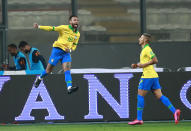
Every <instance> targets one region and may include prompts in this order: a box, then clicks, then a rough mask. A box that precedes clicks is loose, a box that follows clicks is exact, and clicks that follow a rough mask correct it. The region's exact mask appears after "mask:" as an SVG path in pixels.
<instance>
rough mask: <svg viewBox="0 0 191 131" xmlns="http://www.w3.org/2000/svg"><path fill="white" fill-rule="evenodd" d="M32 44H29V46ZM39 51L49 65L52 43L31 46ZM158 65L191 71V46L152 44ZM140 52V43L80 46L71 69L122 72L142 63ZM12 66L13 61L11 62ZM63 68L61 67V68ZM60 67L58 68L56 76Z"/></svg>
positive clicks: (73, 55) (183, 44)
mask: <svg viewBox="0 0 191 131" xmlns="http://www.w3.org/2000/svg"><path fill="white" fill-rule="evenodd" d="M29 43H30V42H29ZM30 44H31V45H32V46H34V47H37V48H38V49H39V50H40V52H41V54H42V55H43V56H44V57H45V59H46V60H47V61H48V59H49V56H50V54H51V49H52V43H51V42H50V43H30ZM151 47H152V49H153V51H154V52H155V53H156V55H157V58H158V60H159V63H158V64H157V66H158V67H162V68H169V69H171V70H172V71H176V70H177V69H178V68H180V67H190V66H191V61H190V60H189V59H190V50H191V43H152V45H151ZM140 51H141V48H140V46H139V45H138V43H128V44H125V43H115V44H111V43H91V44H84V43H79V45H78V48H77V49H76V51H74V52H73V53H72V68H123V67H130V65H131V64H132V63H135V62H138V61H139V54H140ZM10 62H13V61H12V58H10ZM58 65H60V64H58ZM60 69H61V66H57V67H56V68H55V70H54V73H56V72H58V71H59V70H60Z"/></svg>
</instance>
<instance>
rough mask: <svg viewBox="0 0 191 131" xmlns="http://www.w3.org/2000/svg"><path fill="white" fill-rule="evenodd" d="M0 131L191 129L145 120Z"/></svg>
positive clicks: (1, 128) (185, 124)
mask: <svg viewBox="0 0 191 131" xmlns="http://www.w3.org/2000/svg"><path fill="white" fill-rule="evenodd" d="M0 131H191V122H180V123H179V124H178V125H175V124H174V123H172V122H169V123H167V122H164V123H156V122H155V123H148V122H146V123H144V125H137V126H129V125H128V124H127V123H97V124H95V123H93V124H31V125H1V126H0Z"/></svg>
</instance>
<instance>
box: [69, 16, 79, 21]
mask: <svg viewBox="0 0 191 131" xmlns="http://www.w3.org/2000/svg"><path fill="white" fill-rule="evenodd" d="M73 17H77V18H78V16H77V15H71V16H70V17H69V21H70V20H71V19H72V18H73Z"/></svg>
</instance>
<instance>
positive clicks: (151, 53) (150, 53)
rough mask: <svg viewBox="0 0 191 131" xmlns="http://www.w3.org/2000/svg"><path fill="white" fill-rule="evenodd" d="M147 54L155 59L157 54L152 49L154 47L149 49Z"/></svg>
mask: <svg viewBox="0 0 191 131" xmlns="http://www.w3.org/2000/svg"><path fill="white" fill-rule="evenodd" d="M147 54H148V56H149V58H150V59H153V58H154V57H155V56H156V55H155V53H154V52H153V51H152V49H150V50H148V52H147Z"/></svg>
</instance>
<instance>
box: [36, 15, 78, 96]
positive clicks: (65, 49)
mask: <svg viewBox="0 0 191 131" xmlns="http://www.w3.org/2000/svg"><path fill="white" fill-rule="evenodd" d="M78 24H79V21H78V17H77V16H74V15H72V16H70V17H69V25H60V26H57V27H55V26H41V25H38V24H37V23H34V25H33V26H34V28H37V29H41V30H45V31H57V32H58V33H59V37H58V39H57V40H56V41H55V42H54V44H53V49H52V53H51V56H50V58H49V62H48V65H47V67H46V70H44V71H43V72H42V74H41V75H40V76H39V78H37V79H36V81H35V87H38V86H39V84H40V82H41V81H42V79H43V78H44V77H45V76H46V75H47V74H49V73H50V72H52V70H53V68H54V66H56V64H57V63H58V61H61V63H62V68H63V70H64V74H65V82H66V84H67V90H68V93H69V94H70V93H72V92H74V91H76V90H77V89H78V87H75V86H72V77H71V72H70V68H71V55H70V53H71V51H74V50H75V49H76V46H77V44H78V40H79V38H80V32H79V31H78Z"/></svg>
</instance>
